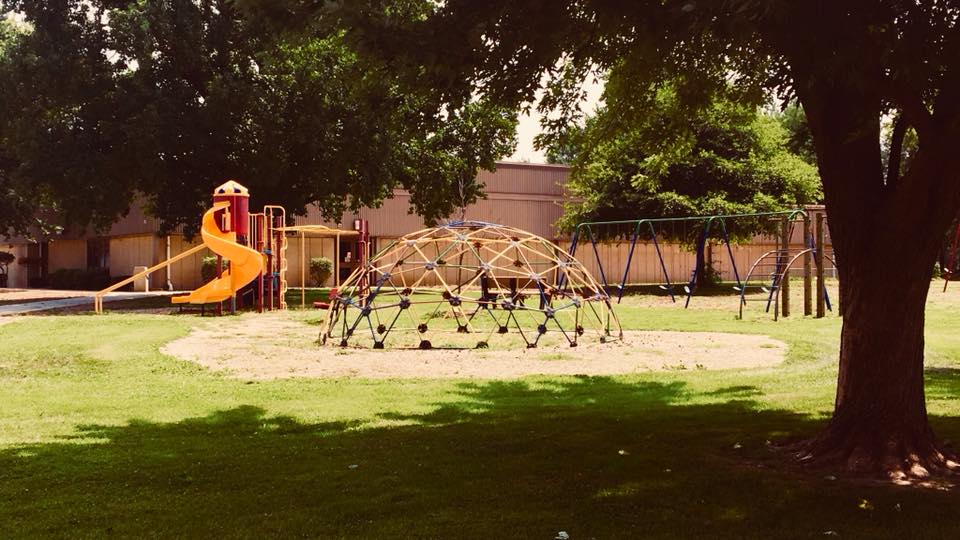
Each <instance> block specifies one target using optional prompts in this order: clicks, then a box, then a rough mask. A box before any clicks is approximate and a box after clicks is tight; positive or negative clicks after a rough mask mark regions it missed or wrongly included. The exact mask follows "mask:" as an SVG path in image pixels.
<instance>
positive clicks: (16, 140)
mask: <svg viewBox="0 0 960 540" xmlns="http://www.w3.org/2000/svg"><path fill="white" fill-rule="evenodd" d="M7 10H14V11H16V12H17V13H19V14H21V15H22V17H23V22H22V23H20V24H13V23H11V22H10V21H7V22H5V23H4V25H3V26H2V27H0V28H2V31H0V40H2V45H0V47H2V48H0V189H2V190H3V192H4V193H5V195H6V196H5V197H3V202H2V203H0V204H2V205H3V207H2V208H0V210H2V212H0V230H13V231H21V232H23V231H26V230H28V228H29V227H30V226H31V225H35V222H34V221H33V218H34V216H45V217H46V218H47V219H48V221H49V222H51V223H53V224H61V225H65V224H79V225H86V224H92V225H94V226H97V227H105V226H108V225H109V224H110V223H111V222H112V221H113V220H114V219H115V218H116V217H117V216H119V215H122V214H123V213H125V212H126V211H127V208H128V205H129V203H130V201H131V200H134V198H135V197H140V198H141V199H142V200H143V201H144V202H145V203H146V204H147V207H148V210H150V211H151V212H152V213H154V214H155V215H156V216H158V217H160V218H161V220H162V222H163V223H164V225H165V227H166V228H167V229H170V228H172V227H175V226H177V225H180V224H185V225H187V228H188V230H190V229H192V228H193V227H195V226H196V224H197V222H198V220H199V216H200V215H201V213H202V211H203V209H204V207H205V206H206V205H207V204H208V202H209V197H210V193H211V192H212V188H213V187H214V186H216V185H217V184H219V183H220V182H222V181H223V180H225V179H227V178H236V179H238V180H240V181H241V182H243V183H244V184H246V185H248V187H249V188H250V190H251V192H252V194H253V196H254V200H253V204H255V205H256V204H262V203H266V202H270V203H273V204H281V205H284V206H285V207H287V209H288V210H289V211H292V212H294V213H303V212H304V211H305V209H306V207H307V206H308V205H310V204H312V203H318V204H319V206H320V208H321V210H322V211H323V213H324V215H325V216H326V217H328V218H331V219H338V218H339V217H340V215H341V214H342V212H343V211H345V210H347V209H353V210H355V209H358V208H359V207H361V206H378V205H379V204H380V203H381V202H382V201H383V199H384V198H386V197H389V196H391V195H392V192H393V190H394V189H396V188H404V189H408V190H409V191H410V192H411V204H412V211H415V212H417V213H418V214H421V215H423V216H424V217H425V218H426V219H427V220H428V221H433V220H436V219H439V218H441V217H443V216H446V215H448V214H450V213H451V212H453V211H454V210H456V208H457V206H458V205H459V204H460V202H461V201H462V200H464V199H465V200H466V201H467V202H468V203H469V202H473V201H475V200H476V199H477V198H478V197H481V196H482V186H480V185H478V184H477V183H476V176H477V174H476V173H477V170H478V168H487V169H491V168H493V166H494V162H495V160H496V159H498V158H500V157H502V156H503V155H505V154H509V153H510V152H511V151H512V148H513V146H514V144H515V141H514V131H515V122H516V114H515V112H514V111H511V110H508V109H504V108H501V107H497V106H494V105H492V104H491V103H489V102H487V101H483V100H471V101H469V102H464V103H461V104H459V105H458V106H456V107H447V108H445V109H443V110H442V111H441V110H438V109H437V108H436V107H434V106H433V104H432V103H430V100H429V99H428V98H427V96H425V95H423V94H418V93H415V92H409V91H407V88H406V87H405V82H404V81H403V80H402V79H401V78H400V77H398V76H396V75H395V74H394V73H393V72H392V71H391V69H390V67H389V66H388V65H386V64H385V63H384V62H382V61H378V60H376V59H373V58H370V57H363V56H359V55H357V54H356V52H355V51H354V50H353V49H351V47H350V46H348V44H347V43H346V41H345V39H344V31H343V30H342V29H339V28H336V27H331V26H330V25H329V24H328V22H329V21H326V20H317V21H314V23H312V24H318V25H319V24H324V25H326V26H325V28H326V30H325V31H324V32H323V33H322V35H321V34H298V35H289V34H277V33H275V32H272V31H271V30H270V29H269V28H267V26H266V25H265V24H264V22H265V21H263V20H261V19H259V18H258V17H256V16H253V15H250V14H248V13H246V12H244V11H241V10H239V9H238V8H237V6H236V5H235V3H234V2H232V1H229V0H201V1H193V0H92V1H87V0H57V1H52V2H51V1H47V0H3V2H2V11H4V12H5V11H7ZM454 195H455V196H454ZM455 199H456V200H455Z"/></svg>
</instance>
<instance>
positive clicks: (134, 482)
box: [0, 377, 958, 538]
mask: <svg viewBox="0 0 960 540" xmlns="http://www.w3.org/2000/svg"><path fill="white" fill-rule="evenodd" d="M458 388H459V389H458V392H457V394H456V395H455V396H453V397H452V399H449V400H446V401H444V402H442V403H437V404H436V407H435V408H434V409H433V410H432V411H430V412H428V413H425V414H421V415H402V414H384V415H382V417H383V420H384V421H386V422H388V423H390V424H392V425H389V426H387V427H364V426H362V425H360V424H357V423H353V422H327V423H303V422H301V421H299V420H297V419H295V418H291V417H286V416H270V415H268V414H266V413H265V412H264V410H262V409H260V408H257V407H252V406H240V407H236V408H232V409H228V410H222V411H218V412H215V413H213V414H211V415H209V416H205V417H200V418H188V419H185V420H182V421H179V422H172V423H156V422H148V421H142V420H132V421H130V422H129V423H127V424H126V425H122V426H101V425H88V426H80V427H78V428H77V432H76V434H75V435H74V436H72V437H70V438H67V439H64V440H62V441H59V442H54V443H46V444H33V445H23V446H19V447H16V448H10V449H6V450H3V451H2V452H0V501H2V504H0V536H2V537H10V536H20V535H22V536H38V535H69V536H96V537H101V536H106V535H110V534H113V535H136V536H144V535H150V536H178V537H184V536H190V537H193V536H217V537H263V536H308V537H331V536H337V537H343V536H346V537H365V538H399V537H405V538H406V537H432V538H460V537H468V538H480V537H483V538H553V537H554V536H556V534H557V532H558V531H560V530H563V531H567V532H568V533H569V534H570V535H571V537H573V538H591V537H594V538H617V537H620V538H636V537H641V536H642V537H647V538H649V537H662V538H678V537H690V538H693V537H711V538H717V537H727V538H745V537H746V538H753V537H763V538H777V537H782V538H801V537H819V536H822V535H823V533H824V532H825V531H831V530H832V531H837V532H838V533H840V534H842V535H843V536H845V537H872V538H883V537H891V538H892V537H905V536H914V537H915V536H917V532H918V531H920V532H923V533H925V534H924V535H921V536H926V537H940V535H941V534H944V535H946V534H948V533H952V532H954V531H955V528H954V527H955V525H954V523H955V518H954V517H953V516H952V515H951V514H952V513H951V512H945V511H944V510H945V509H947V508H948V507H949V508H952V509H956V507H957V503H956V501H955V497H953V495H952V494H944V493H937V492H930V491H923V490H915V489H901V488H889V487H870V486H862V485H851V484H845V483H843V482H837V481H829V480H819V479H816V478H814V479H811V478H806V477H801V476H798V475H796V474H793V473H785V472H779V471H777V470H773V469H771V468H770V467H771V466H772V465H774V464H775V463H776V461H775V460H776V459H779V458H778V457H777V455H776V454H775V453H774V452H773V451H771V450H770V449H769V447H768V446H767V445H766V441H767V440H768V439H772V438H776V437H779V436H782V435H801V434H807V433H812V432H813V431H814V430H815V429H817V428H818V427H819V426H820V425H821V423H820V421H817V420H813V419H810V418H809V417H806V416H803V415H798V414H795V413H792V412H789V411H782V410H769V409H766V410H764V409H762V408H761V407H759V406H758V405H757V403H754V402H752V401H749V400H747V399H744V395H745V394H747V395H752V394H753V393H754V392H758V391H756V389H754V388H752V387H743V388H740V387H734V388H733V390H731V392H730V397H732V398H734V400H732V401H723V399H722V397H723V396H721V399H719V400H718V401H717V402H715V403H707V404H697V405H692V404H689V401H688V399H687V398H688V396H686V395H685V389H686V388H685V384H684V383H682V382H670V383H657V382H625V381H624V380H618V379H612V378H605V377H581V378H569V379H561V380H556V379H550V380H527V381H497V382H482V383H481V382H477V383H462V384H460V386H459V387H458ZM938 421H939V422H940V423H941V424H944V423H947V422H949V423H950V427H951V428H952V430H953V431H954V432H955V431H957V428H958V426H957V424H956V419H953V418H950V419H938ZM938 429H939V428H938ZM863 499H867V500H869V501H870V505H871V507H872V508H873V510H864V509H861V508H860V506H861V501H862V500H863ZM896 505H899V510H898V509H897V508H898V507H897V506H896ZM920 525H922V527H923V528H921V529H918V528H917V527H918V526H920ZM944 537H947V536H944Z"/></svg>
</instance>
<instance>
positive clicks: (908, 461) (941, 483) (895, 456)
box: [788, 423, 960, 487]
mask: <svg viewBox="0 0 960 540" xmlns="http://www.w3.org/2000/svg"><path fill="white" fill-rule="evenodd" d="M881 432H882V434H881ZM788 451H790V452H791V454H792V455H793V456H794V457H795V458H796V460H797V461H798V462H799V463H800V464H801V465H803V466H804V467H810V468H817V469H832V470H835V471H837V472H839V473H841V474H845V475H850V476H855V477H864V478H873V479H883V480H888V481H890V482H893V483H895V484H899V485H921V486H924V485H925V486H929V487H949V486H950V485H952V483H953V482H954V481H958V480H960V458H958V456H957V454H956V453H955V452H954V451H953V450H951V449H949V448H947V447H946V446H945V445H944V444H943V443H942V442H941V441H939V440H938V439H937V437H936V436H935V435H934V434H933V432H932V431H931V430H930V428H929V426H924V427H923V428H920V429H904V430H893V431H891V430H889V429H882V430H880V429H876V430H869V429H862V428H856V427H854V428H853V429H850V428H849V427H848V428H847V429H844V427H843V426H838V425H837V424H836V423H831V425H830V426H828V427H827V429H825V430H824V431H823V432H822V433H821V434H820V435H818V436H817V437H814V438H813V439H809V440H806V441H802V442H799V443H796V444H794V445H792V446H791V447H788Z"/></svg>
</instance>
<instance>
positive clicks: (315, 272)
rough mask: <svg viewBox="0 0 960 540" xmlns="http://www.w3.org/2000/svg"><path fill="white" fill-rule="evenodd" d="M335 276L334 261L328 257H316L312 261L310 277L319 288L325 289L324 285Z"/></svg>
mask: <svg viewBox="0 0 960 540" xmlns="http://www.w3.org/2000/svg"><path fill="white" fill-rule="evenodd" d="M332 275H333V261H331V260H330V259H328V258H326V257H314V258H312V259H310V277H312V278H313V283H314V285H316V286H317V287H323V284H324V283H326V282H327V280H328V279H330V276H332Z"/></svg>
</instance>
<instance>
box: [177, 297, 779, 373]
mask: <svg viewBox="0 0 960 540" xmlns="http://www.w3.org/2000/svg"><path fill="white" fill-rule="evenodd" d="M317 334H318V327H317V326H316V325H310V324H306V323H304V322H302V321H299V320H295V319H292V318H290V317H287V316H285V315H284V314H283V313H270V314H264V315H243V316H240V317H230V318H221V319H217V320H216V321H214V322H205V323H202V324H200V325H199V326H198V327H196V328H194V329H193V330H192V331H191V332H190V334H189V335H187V336H186V337H184V338H181V339H178V340H175V341H172V342H170V343H168V344H167V345H165V346H164V347H163V349H162V352H163V353H164V354H167V355H170V356H173V357H176V358H180V359H183V360H188V361H191V362H196V363H198V364H200V365H202V366H205V367H207V368H209V369H212V370H215V371H225V372H227V373H228V374H230V375H231V376H235V377H239V378H243V379H255V380H262V379H277V378H289V377H363V378H377V379H381V378H448V377H456V378H483V379H511V378H516V377H522V376H525V375H538V374H542V375H617V374H628V373H643V372H650V371H663V370H697V369H706V370H716V369H736V368H758V367H770V366H775V365H777V364H779V363H781V362H783V359H784V355H785V354H786V345H785V344H784V343H783V342H781V341H777V340H774V339H771V338H769V337H766V336H756V335H744V334H726V333H717V332H645V331H644V332H639V331H637V332H626V333H625V335H624V340H623V341H622V342H620V341H617V342H612V343H597V342H594V341H593V340H585V341H584V342H582V343H581V344H580V345H579V346H578V347H576V348H571V347H569V346H566V345H561V344H554V345H549V346H545V347H538V348H536V349H498V348H496V347H493V348H490V349H481V350H470V349H466V350H439V349H435V350H427V351H421V350H415V349H401V350H397V349H393V350H391V349H389V348H388V349H386V350H370V349H359V348H340V347H337V346H333V345H326V346H320V345H318V344H317V342H316V340H317Z"/></svg>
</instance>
